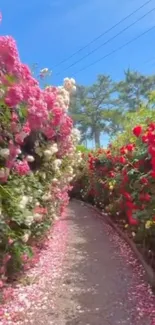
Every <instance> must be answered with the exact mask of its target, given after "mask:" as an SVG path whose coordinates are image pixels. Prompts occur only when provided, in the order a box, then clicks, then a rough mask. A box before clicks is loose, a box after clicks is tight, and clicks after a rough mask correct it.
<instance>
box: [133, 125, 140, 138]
mask: <svg viewBox="0 0 155 325" xmlns="http://www.w3.org/2000/svg"><path fill="white" fill-rule="evenodd" d="M132 131H133V134H134V135H135V136H136V137H137V138H138V137H139V136H140V135H141V133H142V127H141V125H137V126H135V128H134V129H133V130H132Z"/></svg>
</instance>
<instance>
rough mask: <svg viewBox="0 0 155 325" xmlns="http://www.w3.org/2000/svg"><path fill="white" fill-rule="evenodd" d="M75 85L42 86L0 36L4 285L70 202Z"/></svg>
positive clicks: (0, 262)
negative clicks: (70, 109)
mask: <svg viewBox="0 0 155 325" xmlns="http://www.w3.org/2000/svg"><path fill="white" fill-rule="evenodd" d="M75 90H76V85H75V81H74V79H68V78H66V79H64V84H63V86H61V87H52V86H48V87H46V88H45V89H41V88H40V86H39V81H37V80H36V79H35V78H34V77H33V76H32V73H31V71H30V69H29V68H28V66H26V65H25V64H23V63H22V62H21V61H20V58H19V54H18V50H17V47H16V42H15V41H14V39H13V38H12V37H9V36H1V37H0V287H3V286H4V283H5V281H6V280H7V277H8V276H9V275H10V274H12V272H13V271H14V270H17V269H20V268H21V266H22V265H24V264H25V262H27V263H28V262H29V259H30V257H31V256H32V253H33V246H34V242H35V241H36V238H37V237H39V238H40V237H41V236H42V235H43V234H44V232H45V231H46V230H48V228H49V227H50V225H51V223H52V221H53V220H54V219H55V218H56V217H57V216H59V215H61V214H62V213H63V210H64V208H65V206H66V204H67V203H68V191H69V190H70V182H71V180H72V179H73V177H74V167H75V166H76V165H77V164H78V162H79V161H80V159H81V156H80V153H79V152H77V150H76V145H77V142H78V139H79V132H78V131H77V130H76V129H74V128H73V124H72V120H71V118H70V117H69V116H68V114H67V110H68V106H69V101H70V95H71V93H72V92H73V91H75ZM27 265H28V264H27Z"/></svg>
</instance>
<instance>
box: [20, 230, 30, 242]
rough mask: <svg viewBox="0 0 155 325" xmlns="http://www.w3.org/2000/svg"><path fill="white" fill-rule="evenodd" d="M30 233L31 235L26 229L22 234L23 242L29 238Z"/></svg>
mask: <svg viewBox="0 0 155 325" xmlns="http://www.w3.org/2000/svg"><path fill="white" fill-rule="evenodd" d="M30 235H31V231H27V232H26V233H25V234H24V235H23V236H22V238H21V239H22V241H23V243H27V241H28V240H29V238H30Z"/></svg>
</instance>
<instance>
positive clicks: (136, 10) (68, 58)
mask: <svg viewBox="0 0 155 325" xmlns="http://www.w3.org/2000/svg"><path fill="white" fill-rule="evenodd" d="M150 2H152V0H148V1H146V2H145V3H144V4H143V5H141V6H140V7H138V8H137V9H135V10H134V11H132V12H131V13H130V14H129V15H127V16H125V17H124V18H122V19H121V20H120V21H118V22H117V23H116V24H114V25H113V26H112V27H110V28H108V29H106V30H105V31H104V32H103V33H101V34H100V35H99V36H97V37H95V38H94V39H93V40H92V41H90V42H89V43H87V44H86V45H84V46H83V47H81V48H80V49H79V50H77V51H76V52H74V53H73V54H71V55H70V56H69V57H67V58H66V59H63V60H62V61H60V62H59V63H57V64H56V65H55V66H53V69H55V68H57V67H58V66H60V65H62V64H63V63H65V62H67V61H69V60H70V59H71V58H73V57H74V56H75V55H76V54H78V53H80V52H81V51H83V50H84V49H86V48H87V47H88V46H89V45H91V44H93V43H94V42H96V41H97V40H99V39H100V38H101V37H102V36H104V35H106V34H107V33H109V32H110V31H111V30H113V29H114V28H116V27H117V26H119V25H120V24H121V23H123V22H124V21H125V20H127V19H128V18H130V17H131V16H132V15H134V14H135V13H136V12H138V11H139V10H141V9H142V8H144V7H145V6H146V5H148V4H149V3H150Z"/></svg>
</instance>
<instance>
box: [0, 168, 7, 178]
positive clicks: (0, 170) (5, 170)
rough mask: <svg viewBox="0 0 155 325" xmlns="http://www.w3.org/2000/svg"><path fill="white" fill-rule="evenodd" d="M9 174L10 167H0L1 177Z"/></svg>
mask: <svg viewBox="0 0 155 325" xmlns="http://www.w3.org/2000/svg"><path fill="white" fill-rule="evenodd" d="M8 175H9V169H8V168H1V169H0V178H3V177H6V176H8Z"/></svg>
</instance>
